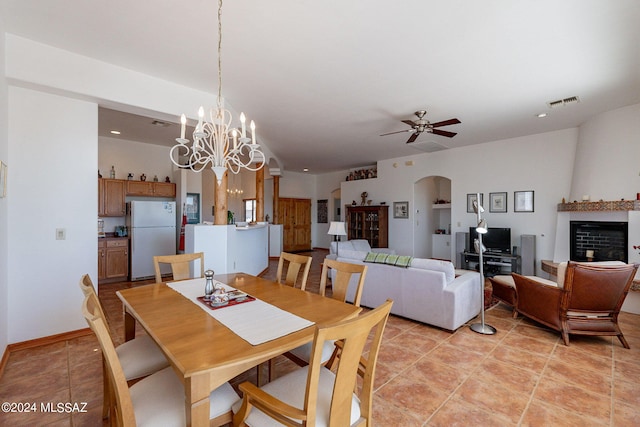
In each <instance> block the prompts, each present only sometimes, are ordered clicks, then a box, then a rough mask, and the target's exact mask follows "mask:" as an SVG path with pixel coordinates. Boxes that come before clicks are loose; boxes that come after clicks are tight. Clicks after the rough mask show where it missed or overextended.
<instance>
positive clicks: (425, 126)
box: [380, 110, 461, 144]
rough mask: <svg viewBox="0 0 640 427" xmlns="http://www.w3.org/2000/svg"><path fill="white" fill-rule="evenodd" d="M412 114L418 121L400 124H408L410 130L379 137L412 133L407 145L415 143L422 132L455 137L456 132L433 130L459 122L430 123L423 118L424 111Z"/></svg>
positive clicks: (403, 121) (455, 120)
mask: <svg viewBox="0 0 640 427" xmlns="http://www.w3.org/2000/svg"><path fill="white" fill-rule="evenodd" d="M414 114H415V115H416V116H417V117H418V120H415V121H414V120H402V123H406V124H408V125H409V126H411V129H406V130H399V131H397V132H389V133H383V134H382V135H380V136H386V135H393V134H394V133H401V132H413V135H411V136H410V137H409V139H408V140H407V144H409V143H411V142H413V141H415V140H416V139H417V138H418V135H420V134H421V133H422V132H427V133H432V134H434V135H440V136H446V137H447V138H453V137H454V136H456V132H449V131H446V130H440V129H434V128H437V127H440V126H449V125H455V124H458V123H461V122H460V120H458V119H449V120H445V121H442V122H437V123H431V122H429V120H427V119H425V118H424V116H425V114H427V111H426V110H420V111H416V112H415V113H414Z"/></svg>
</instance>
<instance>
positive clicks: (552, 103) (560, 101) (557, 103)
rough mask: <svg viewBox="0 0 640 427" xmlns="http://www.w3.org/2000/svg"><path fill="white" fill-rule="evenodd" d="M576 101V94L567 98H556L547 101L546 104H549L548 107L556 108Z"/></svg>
mask: <svg viewBox="0 0 640 427" xmlns="http://www.w3.org/2000/svg"><path fill="white" fill-rule="evenodd" d="M578 102H580V98H578V97H577V96H570V97H569V98H564V99H558V100H557V101H550V102H547V105H548V106H549V108H557V107H562V106H565V105H569V104H577V103H578Z"/></svg>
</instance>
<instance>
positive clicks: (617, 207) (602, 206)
mask: <svg viewBox="0 0 640 427" xmlns="http://www.w3.org/2000/svg"><path fill="white" fill-rule="evenodd" d="M611 211H640V200H614V201H610V202H607V201H599V202H573V203H558V212H611Z"/></svg>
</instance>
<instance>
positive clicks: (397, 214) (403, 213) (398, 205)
mask: <svg viewBox="0 0 640 427" xmlns="http://www.w3.org/2000/svg"><path fill="white" fill-rule="evenodd" d="M393 217H394V218H405V219H406V218H409V202H393Z"/></svg>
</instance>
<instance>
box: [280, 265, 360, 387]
mask: <svg viewBox="0 0 640 427" xmlns="http://www.w3.org/2000/svg"><path fill="white" fill-rule="evenodd" d="M330 268H331V269H333V270H335V279H334V280H333V281H332V283H331V288H332V291H333V292H332V294H331V298H334V299H337V300H338V301H342V302H346V300H347V291H348V288H349V283H350V282H351V278H352V277H353V276H354V275H358V280H357V284H356V289H355V293H354V297H353V305H355V306H356V307H360V299H361V298H362V289H363V288H364V279H365V277H366V275H367V266H366V265H364V264H351V263H348V262H341V261H336V260H332V259H326V258H325V260H324V264H323V265H322V273H321V276H320V295H322V296H325V294H326V287H327V278H328V276H329V269H330ZM338 352H339V349H338V348H337V347H336V346H335V343H333V342H325V343H324V348H323V351H322V363H325V364H326V365H327V366H328V367H329V368H331V367H332V365H333V363H335V360H336V357H337V355H338ZM283 356H285V357H287V358H288V359H289V360H291V361H293V362H294V363H296V364H297V365H299V366H305V365H307V364H309V360H310V357H311V343H307V344H303V345H301V346H300V347H296V348H294V349H293V350H291V351H288V352H286V353H284V355H283ZM273 372H275V369H274V367H273V366H270V369H269V381H271V380H272V379H273Z"/></svg>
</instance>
